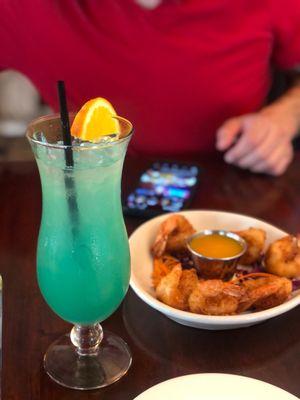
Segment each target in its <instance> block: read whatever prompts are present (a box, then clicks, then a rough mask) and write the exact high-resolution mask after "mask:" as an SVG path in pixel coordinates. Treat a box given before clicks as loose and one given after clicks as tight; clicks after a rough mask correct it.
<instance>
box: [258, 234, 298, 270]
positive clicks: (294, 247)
mask: <svg viewBox="0 0 300 400" xmlns="http://www.w3.org/2000/svg"><path fill="white" fill-rule="evenodd" d="M264 261H265V267H266V270H267V271H268V272H270V273H271V274H275V275H278V276H284V277H286V278H296V277H298V276H300V237H299V235H298V237H295V236H291V235H289V236H285V237H283V238H281V239H279V240H276V241H275V242H273V243H272V244H271V245H270V246H269V248H268V250H267V252H266V256H265V260H264Z"/></svg>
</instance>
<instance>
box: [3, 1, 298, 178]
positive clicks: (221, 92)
mask: <svg viewBox="0 0 300 400" xmlns="http://www.w3.org/2000/svg"><path fill="white" fill-rule="evenodd" d="M299 21H300V2H299V0H251V1H249V0H235V1H232V0H214V1H211V0H101V1H95V0H84V1H83V0H59V1H52V0H32V1H30V2H28V1H26V0H2V1H1V5H0V43H1V51H0V68H1V69H5V68H10V69H16V70H18V71H20V72H22V73H24V74H25V75H27V76H28V77H29V78H30V79H31V80H32V82H33V83H34V84H35V86H36V87H37V88H38V89H39V91H40V93H41V95H42V96H43V98H44V100H45V101H46V102H47V103H48V104H49V105H50V106H52V107H53V108H54V109H57V108H58V103H57V94H56V81H57V80H58V79H63V80H65V82H66V86H67V92H68V99H69V103H70V107H69V108H70V109H74V110H76V109H78V108H79V107H80V106H81V105H82V104H83V103H84V102H86V101H87V100H88V99H90V98H93V97H98V96H102V97H105V98H107V99H108V100H110V101H111V103H112V104H113V105H114V106H115V108H116V110H117V112H118V114H120V115H124V116H126V117H128V119H130V120H131V121H132V122H133V124H134V125H135V128H136V129H135V130H136V133H135V135H134V138H133V141H132V144H131V149H132V150H134V151H135V152H138V153H139V154H141V155H142V154H151V155H155V156H158V157H163V156H169V157H170V156H176V155H178V154H197V155H198V156H199V160H201V154H202V153H203V152H209V151H214V150H215V148H217V149H218V150H220V151H223V152H224V158H225V161H226V162H228V163H232V164H235V165H237V166H239V167H241V168H248V169H250V170H251V171H254V172H266V173H269V174H273V175H279V174H281V173H283V172H284V171H285V170H286V168H287V166H288V165H289V163H290V162H291V160H292V157H293V148H292V139H293V138H294V137H295V136H296V134H297V132H298V130H299V127H300V83H299V78H297V76H299V75H296V72H297V67H298V66H299V65H300V22H299ZM274 68H278V69H280V70H283V71H286V72H287V73H292V72H293V73H294V74H295V77H294V78H293V81H292V86H291V87H290V89H289V90H287V91H286V92H285V94H284V95H283V96H282V97H281V98H279V99H278V100H277V101H276V102H274V103H273V104H271V105H266V98H267V94H268V92H269V89H270V86H271V82H272V76H273V71H274ZM298 72H299V70H298Z"/></svg>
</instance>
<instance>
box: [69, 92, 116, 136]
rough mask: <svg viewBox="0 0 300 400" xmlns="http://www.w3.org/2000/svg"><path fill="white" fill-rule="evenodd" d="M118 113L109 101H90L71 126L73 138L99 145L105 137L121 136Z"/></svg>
mask: <svg viewBox="0 0 300 400" xmlns="http://www.w3.org/2000/svg"><path fill="white" fill-rule="evenodd" d="M116 115H117V114H116V111H115V110H114V108H113V106H112V105H111V104H110V102H109V101H107V100H106V99H104V98H102V97H97V98H96V99H92V100H89V101H88V102H86V103H85V104H84V106H83V107H82V108H81V109H80V110H79V112H78V113H77V114H76V116H75V119H74V121H73V124H72V126H71V134H72V136H74V137H76V138H79V139H81V140H85V141H89V142H92V143H97V142H99V141H100V140H101V138H102V137H103V136H107V135H112V134H115V135H116V136H117V138H118V137H119V135H120V124H119V121H118V119H117V118H115V116H116Z"/></svg>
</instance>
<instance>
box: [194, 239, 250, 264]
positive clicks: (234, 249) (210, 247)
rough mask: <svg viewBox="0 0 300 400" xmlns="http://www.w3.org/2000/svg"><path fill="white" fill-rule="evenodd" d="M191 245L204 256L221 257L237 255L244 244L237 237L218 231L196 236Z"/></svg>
mask: <svg viewBox="0 0 300 400" xmlns="http://www.w3.org/2000/svg"><path fill="white" fill-rule="evenodd" d="M190 247H191V248H192V249H193V250H194V251H195V252H197V253H198V254H200V255H202V256H204V257H209V258H221V259H222V258H228V257H235V256H237V255H238V254H240V253H241V252H242V250H243V246H242V245H241V244H240V243H239V242H238V241H236V240H235V239H232V238H231V237H228V236H223V235H219V234H217V233H212V234H210V235H203V236H197V237H195V238H194V239H192V240H191V242H190Z"/></svg>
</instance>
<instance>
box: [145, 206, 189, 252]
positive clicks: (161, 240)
mask: <svg viewBox="0 0 300 400" xmlns="http://www.w3.org/2000/svg"><path fill="white" fill-rule="evenodd" d="M195 232H196V231H195V229H194V228H193V227H192V225H191V224H190V223H189V221H188V220H187V219H186V218H185V217H184V216H182V215H179V214H173V215H171V216H170V217H168V218H167V219H166V220H165V221H164V222H163V223H162V224H161V225H160V227H159V230H158V235H157V237H156V239H155V242H154V244H153V246H152V254H153V255H154V256H155V257H161V256H162V255H163V254H164V253H172V252H176V251H182V250H183V249H184V248H185V247H186V243H185V241H186V239H187V238H188V237H189V236H191V235H192V234H193V233H195Z"/></svg>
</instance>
